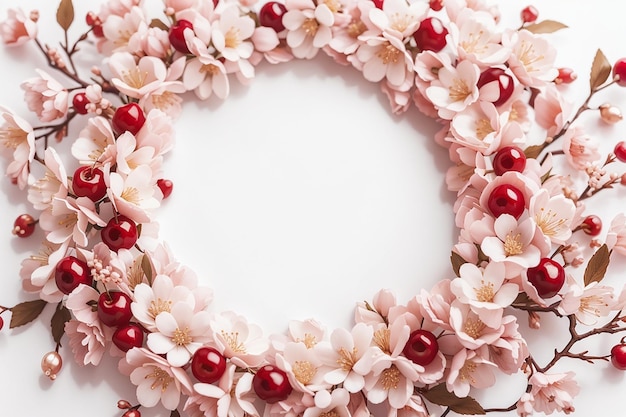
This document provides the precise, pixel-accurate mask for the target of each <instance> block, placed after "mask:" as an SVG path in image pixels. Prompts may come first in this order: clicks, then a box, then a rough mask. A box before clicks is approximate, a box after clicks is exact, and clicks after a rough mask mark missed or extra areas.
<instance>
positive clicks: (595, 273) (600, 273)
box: [585, 243, 611, 286]
mask: <svg viewBox="0 0 626 417" xmlns="http://www.w3.org/2000/svg"><path fill="white" fill-rule="evenodd" d="M610 257H611V254H610V252H609V248H608V246H606V243H605V244H604V245H602V246H600V247H599V248H598V250H597V251H596V253H594V254H593V256H592V257H591V259H589V263H588V264H587V268H585V286H587V285H589V284H591V283H592V282H600V281H602V278H604V274H606V269H607V268H608V267H609V258H610Z"/></svg>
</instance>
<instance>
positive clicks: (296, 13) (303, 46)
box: [283, 0, 334, 59]
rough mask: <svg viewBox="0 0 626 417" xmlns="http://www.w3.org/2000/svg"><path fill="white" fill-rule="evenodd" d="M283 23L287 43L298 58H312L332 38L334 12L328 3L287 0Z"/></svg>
mask: <svg viewBox="0 0 626 417" xmlns="http://www.w3.org/2000/svg"><path fill="white" fill-rule="evenodd" d="M285 6H286V7H287V13H285V14H284V15H283V24H284V25H285V28H286V29H287V31H288V32H287V44H288V45H289V47H290V48H291V51H292V53H293V55H294V56H295V57H296V58H303V59H311V58H313V57H315V55H317V52H318V51H319V50H320V49H321V48H323V47H324V46H326V45H328V44H329V43H330V41H331V39H332V31H331V26H332V25H333V23H334V16H333V12H332V11H331V10H330V9H329V8H328V6H327V5H326V3H320V4H318V5H317V6H316V5H315V3H314V2H313V1H312V0H287V1H286V2H285Z"/></svg>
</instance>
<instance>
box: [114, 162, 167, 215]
mask: <svg viewBox="0 0 626 417" xmlns="http://www.w3.org/2000/svg"><path fill="white" fill-rule="evenodd" d="M155 182H156V179H153V172H152V169H150V167H149V166H147V165H140V166H138V167H137V168H135V169H133V170H132V171H131V172H130V173H129V174H128V176H123V175H121V174H118V173H117V172H112V173H111V175H110V177H109V188H108V190H107V193H108V196H109V198H110V199H111V201H112V202H113V205H114V206H115V208H116V210H117V211H118V212H119V213H120V214H123V215H124V216H127V217H129V218H130V219H132V220H134V221H135V222H137V223H146V222H149V221H150V217H151V210H153V209H155V208H157V207H158V206H159V201H158V200H157V199H156V198H155V186H154V183H155Z"/></svg>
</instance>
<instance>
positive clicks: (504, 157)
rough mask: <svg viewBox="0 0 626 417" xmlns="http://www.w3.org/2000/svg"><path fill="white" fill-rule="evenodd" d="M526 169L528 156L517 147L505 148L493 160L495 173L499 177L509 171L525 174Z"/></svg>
mask: <svg viewBox="0 0 626 417" xmlns="http://www.w3.org/2000/svg"><path fill="white" fill-rule="evenodd" d="M524 168H526V155H525V154H524V151H523V150H521V149H520V148H518V147H517V146H505V147H503V148H501V149H500V150H499V151H498V152H497V153H496V156H494V158H493V172H495V174H496V175H498V176H499V175H503V174H504V173H505V172H509V171H516V172H524Z"/></svg>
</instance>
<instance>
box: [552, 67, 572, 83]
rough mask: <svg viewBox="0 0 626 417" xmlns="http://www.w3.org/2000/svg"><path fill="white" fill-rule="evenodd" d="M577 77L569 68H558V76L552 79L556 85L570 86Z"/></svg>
mask: <svg viewBox="0 0 626 417" xmlns="http://www.w3.org/2000/svg"><path fill="white" fill-rule="evenodd" d="M577 78H578V75H577V74H576V73H575V72H574V70H573V69H571V68H559V75H557V77H556V78H555V79H554V82H555V83H557V84H570V83H573V82H574V81H576V79H577Z"/></svg>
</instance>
